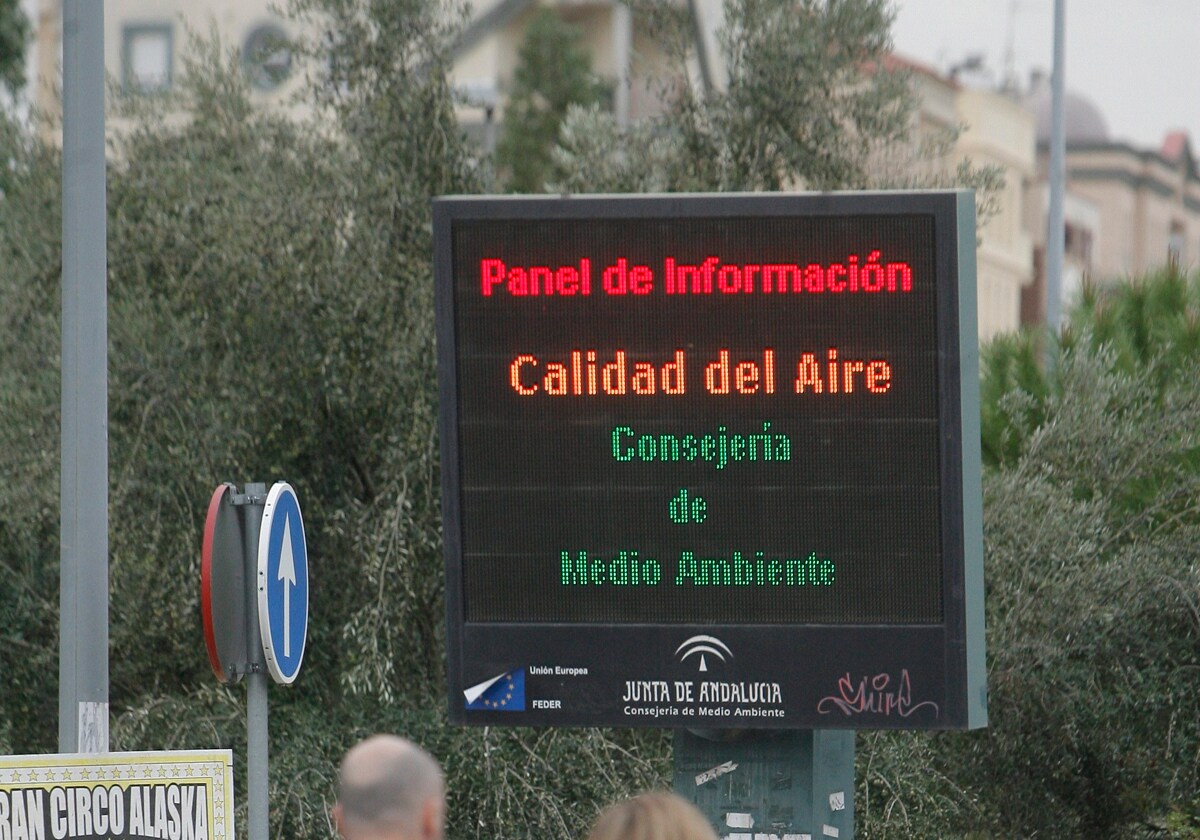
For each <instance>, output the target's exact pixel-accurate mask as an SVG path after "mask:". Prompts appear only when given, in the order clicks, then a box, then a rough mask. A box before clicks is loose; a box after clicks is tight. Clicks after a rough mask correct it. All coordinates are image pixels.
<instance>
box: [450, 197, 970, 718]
mask: <svg viewBox="0 0 1200 840" xmlns="http://www.w3.org/2000/svg"><path fill="white" fill-rule="evenodd" d="M434 220H435V230H434V233H435V243H436V244H435V247H436V273H437V295H438V297H437V302H438V339H439V386H440V392H441V406H442V418H441V419H442V424H441V432H442V455H443V491H444V495H443V517H444V532H445V545H446V562H447V607H448V613H449V615H448V627H449V666H450V669H449V673H450V711H451V717H452V719H453V720H455V721H459V722H467V723H479V724H491V725H496V724H512V725H646V726H688V727H707V726H721V727H747V726H750V727H754V726H758V727H782V728H813V727H830V728H854V727H872V728H876V727H886V728H949V727H964V726H977V725H983V722H984V718H985V716H986V713H985V710H984V706H985V702H984V701H985V694H984V693H985V689H984V685H983V638H982V637H983V626H982V599H983V596H982V570H981V565H982V559H981V555H982V550H981V536H980V531H981V526H980V499H979V453H978V380H977V375H978V374H977V371H978V364H977V348H976V338H975V317H976V316H975V307H974V280H975V278H974V247H975V227H974V198H973V196H972V194H970V193H965V192H940V193H934V192H921V193H877V194H861V193H860V194H822V195H780V194H775V195H739V196H729V195H723V196H714V195H710V196H701V195H691V196H639V197H573V198H527V197H522V198H447V199H440V200H438V201H437V202H435V211H434Z"/></svg>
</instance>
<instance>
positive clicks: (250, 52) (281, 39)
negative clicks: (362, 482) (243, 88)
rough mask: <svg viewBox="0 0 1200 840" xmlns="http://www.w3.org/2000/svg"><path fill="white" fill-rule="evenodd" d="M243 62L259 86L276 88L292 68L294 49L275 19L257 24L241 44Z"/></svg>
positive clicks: (266, 88) (253, 82)
mask: <svg viewBox="0 0 1200 840" xmlns="http://www.w3.org/2000/svg"><path fill="white" fill-rule="evenodd" d="M242 63H243V64H244V65H245V67H246V73H247V75H248V76H249V77H250V84H252V85H253V86H254V87H256V88H257V89H258V90H263V91H267V90H274V89H275V88H277V87H279V86H280V85H281V84H283V82H284V81H286V80H287V77H288V76H289V75H291V72H292V51H291V50H290V49H289V48H288V39H287V35H286V34H285V33H284V31H283V30H282V29H281V28H280V27H278V26H276V25H275V24H273V23H267V24H263V25H262V26H256V27H255V28H254V29H253V30H251V32H250V34H249V35H248V36H247V37H246V44H245V46H244V47H242Z"/></svg>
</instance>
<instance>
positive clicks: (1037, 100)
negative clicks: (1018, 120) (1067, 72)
mask: <svg viewBox="0 0 1200 840" xmlns="http://www.w3.org/2000/svg"><path fill="white" fill-rule="evenodd" d="M1050 100H1051V95H1050V80H1049V78H1047V77H1045V76H1038V77H1035V78H1034V80H1033V85H1032V87H1031V89H1030V91H1029V93H1028V94H1027V95H1026V96H1025V107H1026V108H1028V109H1029V110H1030V111H1032V112H1033V115H1034V118H1035V119H1036V120H1037V139H1038V142H1039V143H1042V142H1046V141H1049V139H1050ZM1063 119H1064V123H1065V125H1064V128H1065V129H1066V135H1067V136H1066V141H1067V142H1068V143H1106V142H1108V139H1109V137H1108V122H1107V121H1106V120H1105V119H1104V114H1103V113H1101V111H1100V109H1099V108H1098V107H1097V106H1096V104H1095V103H1094V102H1092V101H1091V100H1090V99H1088V98H1087V97H1085V96H1082V95H1080V94H1078V93H1074V92H1072V91H1067V93H1066V97H1065V100H1064V102H1063Z"/></svg>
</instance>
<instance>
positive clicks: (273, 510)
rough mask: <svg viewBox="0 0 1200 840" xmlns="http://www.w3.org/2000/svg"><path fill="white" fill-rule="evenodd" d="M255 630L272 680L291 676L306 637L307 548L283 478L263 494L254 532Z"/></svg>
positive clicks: (301, 522)
mask: <svg viewBox="0 0 1200 840" xmlns="http://www.w3.org/2000/svg"><path fill="white" fill-rule="evenodd" d="M258 630H259V634H260V635H261V636H262V645H263V653H264V655H265V656H266V660H267V670H268V671H269V672H270V674H271V678H272V679H273V680H275V682H277V683H284V684H287V683H290V682H292V681H293V680H295V679H296V674H298V673H300V663H301V661H303V659H304V642H305V639H306V638H307V636H308V546H307V544H306V543H305V541H304V520H303V519H302V518H301V516H300V502H299V501H297V500H296V491H295V490H293V489H292V487H291V485H290V484H288V483H287V482H286V481H278V482H276V483H275V485H274V486H272V487H271V491H270V492H269V493H268V494H267V504H266V508H265V509H264V511H263V518H262V530H261V531H260V532H259V536H258Z"/></svg>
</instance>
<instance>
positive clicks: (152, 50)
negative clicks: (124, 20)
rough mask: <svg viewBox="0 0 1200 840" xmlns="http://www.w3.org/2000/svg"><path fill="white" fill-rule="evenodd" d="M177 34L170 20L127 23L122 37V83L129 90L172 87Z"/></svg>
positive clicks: (130, 91)
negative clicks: (172, 66) (174, 41)
mask: <svg viewBox="0 0 1200 840" xmlns="http://www.w3.org/2000/svg"><path fill="white" fill-rule="evenodd" d="M173 40H174V35H173V33H172V31H171V24H169V23H149V24H132V25H127V26H126V27H125V28H124V30H123V32H122V38H121V84H122V87H123V88H124V90H125V91H126V92H128V93H156V92H158V91H163V90H167V89H169V88H170V87H171V64H172V61H173V58H174V55H173V53H174V44H173V43H172V42H173Z"/></svg>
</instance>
